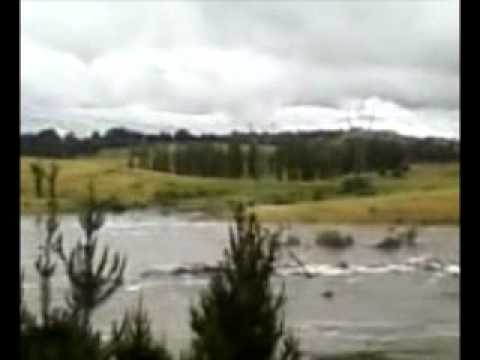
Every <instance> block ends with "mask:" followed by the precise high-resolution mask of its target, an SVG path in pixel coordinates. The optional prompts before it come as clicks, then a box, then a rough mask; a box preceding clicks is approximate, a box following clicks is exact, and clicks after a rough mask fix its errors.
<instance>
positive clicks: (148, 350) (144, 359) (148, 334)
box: [110, 299, 172, 360]
mask: <svg viewBox="0 0 480 360" xmlns="http://www.w3.org/2000/svg"><path fill="white" fill-rule="evenodd" d="M111 337H112V350H111V353H110V355H111V356H113V358H114V359H115V360H171V359H172V356H171V355H170V353H169V352H168V350H167V349H166V348H165V346H164V345H163V344H157V343H156V342H155V340H154V339H153V336H152V330H151V324H150V320H149V317H148V314H147V312H146V311H145V310H144V309H143V304H142V299H140V301H139V304H138V306H137V308H136V309H134V310H132V311H127V312H126V313H125V315H124V318H123V321H122V324H121V326H120V328H119V327H117V325H116V323H114V324H113V325H112V335H111Z"/></svg>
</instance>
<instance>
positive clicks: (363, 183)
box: [339, 175, 375, 195]
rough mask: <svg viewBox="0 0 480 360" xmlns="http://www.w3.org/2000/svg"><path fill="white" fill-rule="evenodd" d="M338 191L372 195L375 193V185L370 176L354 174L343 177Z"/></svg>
mask: <svg viewBox="0 0 480 360" xmlns="http://www.w3.org/2000/svg"><path fill="white" fill-rule="evenodd" d="M339 192H340V193H341V194H353V195H373V194H375V187H374V186H373V183H372V180H371V178H369V177H366V176H360V175H355V176H349V177H346V178H345V179H343V181H342V182H341V183H340V190H339Z"/></svg>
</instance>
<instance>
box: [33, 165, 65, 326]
mask: <svg viewBox="0 0 480 360" xmlns="http://www.w3.org/2000/svg"><path fill="white" fill-rule="evenodd" d="M57 175H58V166H57V165H55V164H52V167H51V172H50V174H48V185H49V189H48V190H49V191H48V195H49V199H48V203H47V207H48V218H47V222H46V230H47V236H46V238H45V241H44V242H43V243H42V244H41V245H40V250H41V253H40V254H39V255H38V257H37V260H36V261H35V268H36V270H37V273H38V275H39V277H40V311H41V317H42V321H43V324H44V325H45V324H47V323H48V321H49V316H50V302H51V277H52V276H53V273H54V272H55V266H56V265H55V263H54V261H53V259H52V256H53V251H54V250H55V244H56V243H58V242H60V241H61V236H62V235H61V234H59V233H58V232H57V230H58V227H59V222H58V220H57V211H58V204H57V199H56V193H55V184H56V179H57Z"/></svg>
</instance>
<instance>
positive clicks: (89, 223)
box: [56, 183, 126, 329]
mask: <svg viewBox="0 0 480 360" xmlns="http://www.w3.org/2000/svg"><path fill="white" fill-rule="evenodd" d="M79 219H80V225H81V226H82V229H83V231H84V234H85V241H83V242H82V241H79V242H78V243H77V245H76V246H75V247H74V248H73V249H72V250H71V252H70V254H69V256H68V257H67V256H66V254H65V252H64V251H63V246H62V243H61V241H60V242H58V243H57V248H56V251H57V253H58V254H59V256H60V258H61V259H62V260H63V262H64V264H65V266H66V271H67V276H68V279H69V282H70V292H69V294H68V296H67V298H66V301H67V305H68V307H69V309H70V311H71V313H72V315H73V316H74V317H76V318H78V319H79V323H80V326H81V327H82V328H84V329H85V328H88V327H89V325H90V317H91V315H92V313H93V311H94V310H95V309H96V308H97V307H98V306H100V305H101V304H103V303H104V302H105V301H107V300H108V299H109V298H110V297H111V296H112V295H113V294H114V292H115V291H116V290H118V288H119V287H120V286H121V285H122V282H123V273H124V270H125V266H126V258H124V257H123V258H122V257H120V254H119V253H118V252H115V253H114V256H113V261H112V263H111V264H110V267H109V268H108V270H107V262H108V259H109V256H108V255H109V249H108V247H105V248H104V250H103V253H102V256H101V257H100V261H99V262H98V264H97V265H96V266H95V265H94V261H93V260H94V258H95V254H96V250H97V245H98V237H97V236H96V233H97V231H98V230H99V229H100V228H101V227H102V226H103V224H104V221H105V216H104V212H103V210H102V209H101V207H100V205H99V203H98V202H97V200H96V197H95V190H94V187H93V184H92V183H90V186H89V199H88V203H87V204H86V209H85V211H84V212H83V214H81V215H80V217H79Z"/></svg>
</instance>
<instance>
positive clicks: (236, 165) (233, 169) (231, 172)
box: [227, 140, 243, 178]
mask: <svg viewBox="0 0 480 360" xmlns="http://www.w3.org/2000/svg"><path fill="white" fill-rule="evenodd" d="M227 159H228V176H229V177H231V178H240V177H242V176H243V153H242V148H241V147H240V143H238V142H237V141H236V140H232V141H230V142H229V143H228V150H227Z"/></svg>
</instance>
